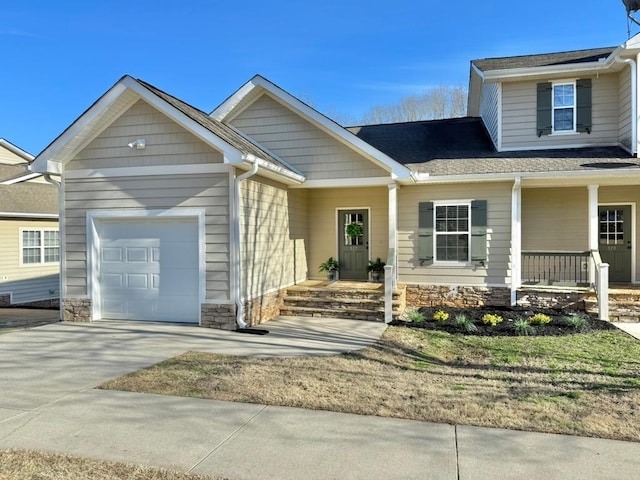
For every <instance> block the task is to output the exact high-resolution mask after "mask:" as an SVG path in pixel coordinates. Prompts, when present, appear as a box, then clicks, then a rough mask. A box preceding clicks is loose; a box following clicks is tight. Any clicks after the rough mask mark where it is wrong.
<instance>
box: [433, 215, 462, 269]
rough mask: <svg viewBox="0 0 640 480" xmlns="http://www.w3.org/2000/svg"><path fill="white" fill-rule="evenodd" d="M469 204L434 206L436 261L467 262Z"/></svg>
mask: <svg viewBox="0 0 640 480" xmlns="http://www.w3.org/2000/svg"><path fill="white" fill-rule="evenodd" d="M469 224H470V222H469V204H468V203H466V204H458V205H436V206H435V236H436V261H439V262H468V261H469V236H470V229H469Z"/></svg>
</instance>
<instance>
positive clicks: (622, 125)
mask: <svg viewBox="0 0 640 480" xmlns="http://www.w3.org/2000/svg"><path fill="white" fill-rule="evenodd" d="M630 68H631V67H629V69H627V68H625V69H624V70H622V71H621V72H620V75H619V82H618V98H619V100H618V105H620V109H619V117H618V119H619V120H618V132H619V133H618V141H619V142H620V144H621V145H624V146H625V147H626V148H628V149H631V135H632V124H631V116H632V114H631V73H630Z"/></svg>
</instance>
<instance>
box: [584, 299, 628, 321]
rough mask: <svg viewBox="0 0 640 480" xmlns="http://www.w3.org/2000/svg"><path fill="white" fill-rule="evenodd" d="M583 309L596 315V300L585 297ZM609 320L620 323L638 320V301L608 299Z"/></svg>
mask: <svg viewBox="0 0 640 480" xmlns="http://www.w3.org/2000/svg"><path fill="white" fill-rule="evenodd" d="M584 309H585V311H586V312H587V313H588V314H589V315H592V316H597V315H598V302H597V301H596V300H594V299H587V300H585V302H584ZM609 321H611V322H621V323H638V322H640V303H633V302H626V301H625V302H619V301H611V300H609Z"/></svg>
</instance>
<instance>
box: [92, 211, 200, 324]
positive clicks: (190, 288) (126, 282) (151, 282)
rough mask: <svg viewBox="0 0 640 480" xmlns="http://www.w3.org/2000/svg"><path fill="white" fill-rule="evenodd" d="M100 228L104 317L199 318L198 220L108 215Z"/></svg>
mask: <svg viewBox="0 0 640 480" xmlns="http://www.w3.org/2000/svg"><path fill="white" fill-rule="evenodd" d="M98 230H99V235H100V265H99V274H98V279H99V289H100V300H101V301H100V308H101V316H102V318H105V319H116V320H149V321H156V322H185V323H197V322H198V318H199V310H200V300H199V295H198V279H199V274H198V224H197V221H196V220H195V219H193V220H191V219H167V220H164V219H163V220H159V219H153V220H146V219H145V220H141V219H135V220H117V221H111V220H105V221H102V222H100V226H99V228H98Z"/></svg>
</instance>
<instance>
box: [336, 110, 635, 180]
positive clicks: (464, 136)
mask: <svg viewBox="0 0 640 480" xmlns="http://www.w3.org/2000/svg"><path fill="white" fill-rule="evenodd" d="M348 130H350V131H351V132H353V133H354V134H355V135H357V136H358V137H359V138H361V139H362V140H364V141H366V142H368V143H369V144H371V145H372V146H373V147H375V148H377V149H378V150H380V151H382V152H384V153H386V154H387V155H389V156H390V157H391V158H393V159H394V160H396V161H397V162H399V163H402V164H403V165H405V166H406V167H408V168H410V169H411V170H413V171H415V172H419V173H428V174H430V175H433V176H440V175H443V176H444V175H474V174H497V173H527V172H554V171H555V172H567V171H589V170H597V169H606V170H610V169H631V170H637V171H638V172H640V161H639V160H638V159H637V158H635V157H631V156H630V155H629V154H628V153H627V152H626V151H625V150H623V149H622V148H619V147H593V148H576V149H557V150H529V151H521V152H496V151H495V149H494V148H493V144H492V143H491V140H490V139H489V135H488V134H487V132H486V130H485V128H484V126H483V124H482V121H481V120H480V119H479V118H475V117H465V118H455V119H447V120H431V121H422V122H409V123H393V124H381V125H367V126H361V127H349V128H348Z"/></svg>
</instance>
